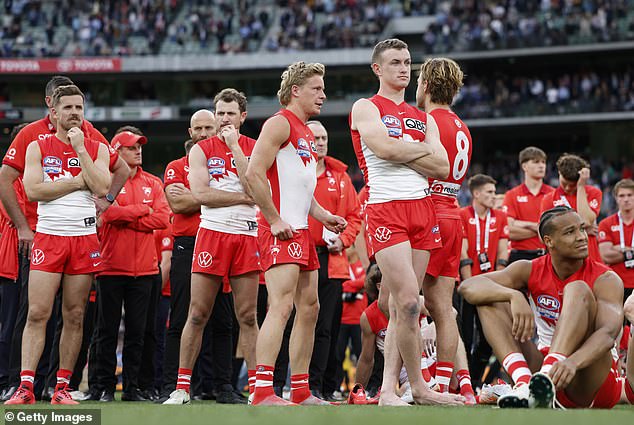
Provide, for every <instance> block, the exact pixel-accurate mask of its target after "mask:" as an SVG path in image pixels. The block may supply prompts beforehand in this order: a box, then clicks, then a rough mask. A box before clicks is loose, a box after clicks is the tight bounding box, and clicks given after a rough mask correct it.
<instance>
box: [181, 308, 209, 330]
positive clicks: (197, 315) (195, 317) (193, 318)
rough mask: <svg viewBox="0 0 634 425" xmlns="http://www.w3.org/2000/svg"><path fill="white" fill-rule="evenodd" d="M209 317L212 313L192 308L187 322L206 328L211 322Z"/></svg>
mask: <svg viewBox="0 0 634 425" xmlns="http://www.w3.org/2000/svg"><path fill="white" fill-rule="evenodd" d="M209 315H210V312H206V311H205V310H204V309H202V308H200V307H197V306H192V308H191V309H190V310H189V317H188V318H187V320H188V321H189V323H191V324H192V325H193V326H196V327H204V326H205V325H206V324H207V321H208V320H209Z"/></svg>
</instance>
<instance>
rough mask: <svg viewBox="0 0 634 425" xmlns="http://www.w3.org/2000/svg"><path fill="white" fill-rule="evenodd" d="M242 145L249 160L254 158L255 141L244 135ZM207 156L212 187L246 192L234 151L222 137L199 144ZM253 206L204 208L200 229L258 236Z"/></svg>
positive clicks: (241, 136) (239, 140)
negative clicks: (251, 157) (252, 156)
mask: <svg viewBox="0 0 634 425" xmlns="http://www.w3.org/2000/svg"><path fill="white" fill-rule="evenodd" d="M238 144H239V145H240V148H241V149H242V152H243V153H244V155H245V156H246V157H249V156H251V152H253V146H255V140H253V139H252V138H250V137H247V136H244V135H242V134H241V135H240V138H239V139H238ZM198 146H200V148H201V149H202V150H203V152H204V153H205V158H206V161H207V171H208V172H209V187H211V188H214V189H219V190H225V191H227V192H244V187H242V183H240V177H239V176H238V169H237V168H236V163H235V161H234V159H233V154H232V153H231V149H229V147H228V146H227V145H226V143H225V142H224V141H223V140H222V139H220V138H219V137H218V136H214V137H211V138H209V139H205V140H202V141H200V142H198ZM255 213H256V209H255V206H253V205H246V204H239V205H231V206H228V207H218V208H210V207H206V206H205V205H203V206H201V214H200V227H202V228H203V229H208V230H214V231H216V232H223V233H231V234H240V235H248V236H257V234H258V226H257V221H256V218H255Z"/></svg>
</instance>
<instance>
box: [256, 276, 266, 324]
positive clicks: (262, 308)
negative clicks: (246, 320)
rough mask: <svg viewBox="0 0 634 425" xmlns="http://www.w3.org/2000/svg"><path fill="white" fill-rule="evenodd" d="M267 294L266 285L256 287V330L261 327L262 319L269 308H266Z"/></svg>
mask: <svg viewBox="0 0 634 425" xmlns="http://www.w3.org/2000/svg"><path fill="white" fill-rule="evenodd" d="M268 300H269V293H268V291H267V290H266V285H258V306H257V314H256V317H257V321H258V328H261V327H262V323H264V318H265V317H266V312H267V310H268V308H269V306H268Z"/></svg>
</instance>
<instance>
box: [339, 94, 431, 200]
mask: <svg viewBox="0 0 634 425" xmlns="http://www.w3.org/2000/svg"><path fill="white" fill-rule="evenodd" d="M368 100H369V101H370V102H372V103H374V105H375V106H376V107H377V108H378V110H379V113H380V114H381V121H382V122H383V125H385V127H386V128H387V132H388V135H389V136H390V137H392V138H394V139H402V140H403V141H405V142H410V143H416V142H423V141H425V132H426V130H427V114H425V112H422V111H420V110H419V109H417V108H415V107H413V106H411V105H409V104H408V103H407V102H402V103H400V104H399V105H397V104H396V103H394V102H393V101H391V100H390V99H387V98H385V97H383V96H379V95H378V94H377V95H374V96H372V97H371V98H370V99H368ZM351 119H352V115H350V120H351ZM350 133H351V136H352V144H353V146H354V152H355V154H356V155H357V161H359V167H360V168H361V171H362V172H363V177H364V178H365V183H366V185H368V187H369V188H370V198H369V200H368V203H369V204H379V203H382V202H390V201H397V200H409V199H422V198H425V197H426V196H428V195H429V183H428V181H427V178H426V177H425V176H423V175H422V174H419V173H418V172H416V171H414V170H412V169H411V168H409V167H408V166H406V165H405V164H397V163H394V162H389V161H386V160H384V159H380V158H378V157H377V156H376V155H375V154H374V152H372V150H371V149H370V148H369V147H368V146H367V145H366V144H365V142H364V141H363V139H362V138H361V135H360V134H359V132H358V131H357V130H350Z"/></svg>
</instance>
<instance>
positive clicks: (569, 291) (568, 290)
mask: <svg viewBox="0 0 634 425" xmlns="http://www.w3.org/2000/svg"><path fill="white" fill-rule="evenodd" d="M566 298H569V299H572V300H574V304H575V305H578V304H579V303H583V305H584V306H591V305H593V304H595V303H596V299H595V297H594V294H593V293H592V289H590V287H589V286H588V284H587V283H585V282H584V281H582V280H576V281H574V282H570V283H569V284H567V285H566V287H565V288H564V299H566Z"/></svg>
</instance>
